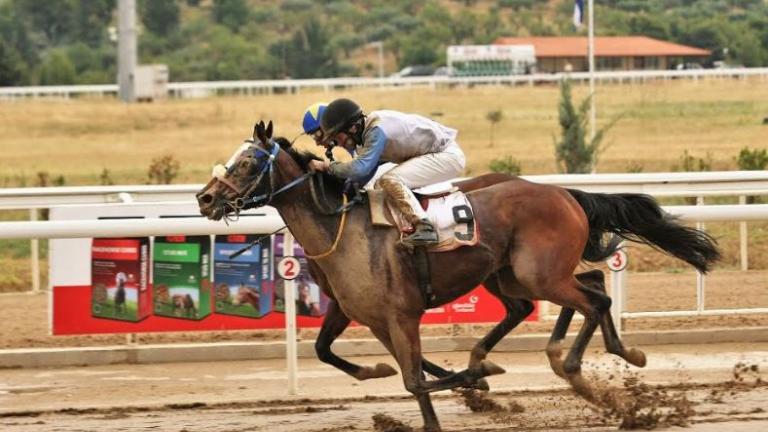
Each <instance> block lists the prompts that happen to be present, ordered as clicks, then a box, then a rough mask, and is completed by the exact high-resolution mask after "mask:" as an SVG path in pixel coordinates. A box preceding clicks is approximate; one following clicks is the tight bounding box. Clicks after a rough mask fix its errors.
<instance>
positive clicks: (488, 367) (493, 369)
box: [480, 360, 506, 377]
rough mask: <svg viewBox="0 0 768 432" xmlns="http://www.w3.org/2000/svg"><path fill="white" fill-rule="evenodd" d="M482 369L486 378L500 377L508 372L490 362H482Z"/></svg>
mask: <svg viewBox="0 0 768 432" xmlns="http://www.w3.org/2000/svg"><path fill="white" fill-rule="evenodd" d="M480 368H481V369H482V371H483V376H484V377H487V376H491V375H500V374H503V373H505V372H506V371H505V370H504V368H502V367H501V366H499V365H497V364H496V363H493V362H491V361H488V360H483V361H481V362H480Z"/></svg>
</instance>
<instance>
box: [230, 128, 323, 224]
mask: <svg viewBox="0 0 768 432" xmlns="http://www.w3.org/2000/svg"><path fill="white" fill-rule="evenodd" d="M246 142H248V143H250V144H251V148H253V156H252V157H253V158H254V159H255V158H256V156H257V155H258V154H259V153H263V154H266V155H267V160H266V161H265V164H264V166H263V167H262V169H261V170H260V171H259V172H258V173H256V174H254V175H252V176H250V177H249V178H248V179H246V184H247V185H249V186H247V189H246V190H245V192H243V193H241V189H240V188H238V187H237V186H236V185H235V184H233V183H232V182H231V181H230V180H228V179H226V178H224V177H221V178H219V181H221V182H222V183H224V185H226V186H227V187H229V188H230V189H232V190H234V191H235V192H236V193H237V194H238V195H239V196H238V198H235V200H234V201H232V202H231V203H230V205H231V206H232V208H233V209H235V212H236V213H238V214H239V213H240V211H241V210H246V209H249V208H253V207H262V206H265V205H268V204H269V203H271V202H272V199H273V198H274V197H276V196H278V195H280V194H281V193H283V192H285V191H287V190H289V189H291V188H293V187H295V186H297V185H299V184H300V183H302V182H304V181H305V180H307V179H308V178H309V177H310V176H312V173H310V172H308V173H305V174H304V175H301V176H299V177H297V178H295V179H293V180H292V181H291V182H289V183H288V184H286V185H285V186H283V187H281V188H279V189H277V190H275V170H274V162H275V159H276V158H277V154H278V153H280V145H279V144H277V143H276V142H274V141H273V140H271V139H270V141H269V142H270V144H272V150H269V151H267V150H265V149H263V148H261V147H259V146H257V145H256V143H255V142H254V141H253V140H246ZM234 166H235V165H234V164H233V166H232V167H230V168H229V169H230V170H231V169H233V167H234ZM266 176H268V177H269V189H268V191H267V193H264V194H261V195H252V194H253V193H254V192H255V191H256V189H258V187H259V185H260V184H261V182H262V181H263V180H264V179H265V178H266ZM251 179H254V180H253V181H251Z"/></svg>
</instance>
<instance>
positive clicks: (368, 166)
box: [310, 99, 465, 246]
mask: <svg viewBox="0 0 768 432" xmlns="http://www.w3.org/2000/svg"><path fill="white" fill-rule="evenodd" d="M320 123H321V126H322V132H323V135H324V141H323V143H324V144H326V145H327V144H328V143H330V142H331V141H333V142H335V143H336V144H337V145H340V146H342V147H343V148H344V149H346V150H347V151H348V152H349V153H350V154H352V156H353V159H352V160H351V161H349V162H344V163H341V162H328V161H327V160H323V161H312V162H310V167H311V168H312V169H313V170H316V171H327V172H329V173H331V174H333V175H335V176H337V177H341V178H346V179H349V180H352V181H354V182H356V183H358V184H365V183H367V182H368V181H369V180H370V179H371V178H372V177H373V175H374V174H375V173H376V168H377V167H378V165H379V164H380V163H384V162H394V163H397V164H398V165H397V166H396V167H394V168H392V169H390V170H389V171H387V172H386V173H384V174H383V175H382V176H381V177H380V178H379V179H378V181H377V182H376V187H377V188H381V189H382V190H383V191H384V192H385V193H386V195H387V197H388V199H389V200H390V202H391V203H392V204H394V205H395V206H396V207H397V208H398V209H399V210H400V211H401V212H402V213H403V215H404V216H405V218H406V220H407V221H408V223H410V224H411V225H412V226H413V227H414V232H413V233H412V234H410V235H408V236H406V237H405V238H403V243H405V244H407V245H410V246H431V245H435V244H437V243H438V241H439V239H438V236H437V231H436V230H435V228H434V226H433V225H432V223H431V222H430V221H429V219H427V213H426V212H425V211H424V209H422V208H421V205H420V204H419V202H418V200H417V199H416V197H415V196H414V195H413V192H411V188H419V187H423V186H427V185H430V184H433V183H437V182H441V181H445V180H450V179H452V178H455V177H457V176H458V175H459V174H461V172H462V170H463V169H464V165H465V159H464V152H462V151H461V148H459V145H458V143H456V135H457V131H456V130H455V129H451V128H449V127H447V126H444V125H442V124H440V123H437V122H435V121H433V120H430V119H428V118H426V117H422V116H420V115H416V114H405V113H401V112H398V111H390V110H380V111H373V112H371V113H369V114H368V115H365V114H364V113H363V110H362V108H360V106H359V105H358V104H356V103H355V102H353V101H351V100H349V99H337V100H335V101H333V102H331V103H330V104H329V105H328V107H327V108H326V109H325V110H324V113H323V116H322V117H321V119H320Z"/></svg>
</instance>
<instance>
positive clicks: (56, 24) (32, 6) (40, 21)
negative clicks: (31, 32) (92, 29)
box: [14, 0, 74, 44]
mask: <svg viewBox="0 0 768 432" xmlns="http://www.w3.org/2000/svg"><path fill="white" fill-rule="evenodd" d="M73 3H74V2H73V1H71V0H66V1H64V0H62V1H49V0H23V1H20V0H17V1H16V2H14V4H15V5H16V9H17V10H18V11H19V12H20V14H19V15H20V17H21V18H23V19H24V18H26V19H28V20H29V22H30V24H31V26H32V28H34V29H39V30H41V31H42V32H43V33H44V34H45V37H46V39H47V40H48V42H49V43H51V44H58V43H60V42H63V41H64V40H65V39H66V37H67V36H68V35H69V34H70V33H71V31H72V30H73V27H74V24H73V15H72V14H73V10H74V7H73Z"/></svg>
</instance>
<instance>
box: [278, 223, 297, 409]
mask: <svg viewBox="0 0 768 432" xmlns="http://www.w3.org/2000/svg"><path fill="white" fill-rule="evenodd" d="M292 254H293V235H292V234H291V233H290V232H288V231H287V230H286V232H285V234H284V235H283V255H284V258H283V259H281V260H280V262H279V263H278V264H277V273H278V275H279V276H280V277H281V278H283V289H284V293H285V297H284V298H285V362H286V367H287V369H288V394H289V395H295V394H298V392H299V385H298V378H297V373H298V368H299V365H298V359H297V352H296V283H295V282H294V281H293V280H294V279H296V278H297V277H298V276H299V272H300V271H301V264H300V263H299V260H297V259H296V258H295V257H293V256H291V255H292Z"/></svg>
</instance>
